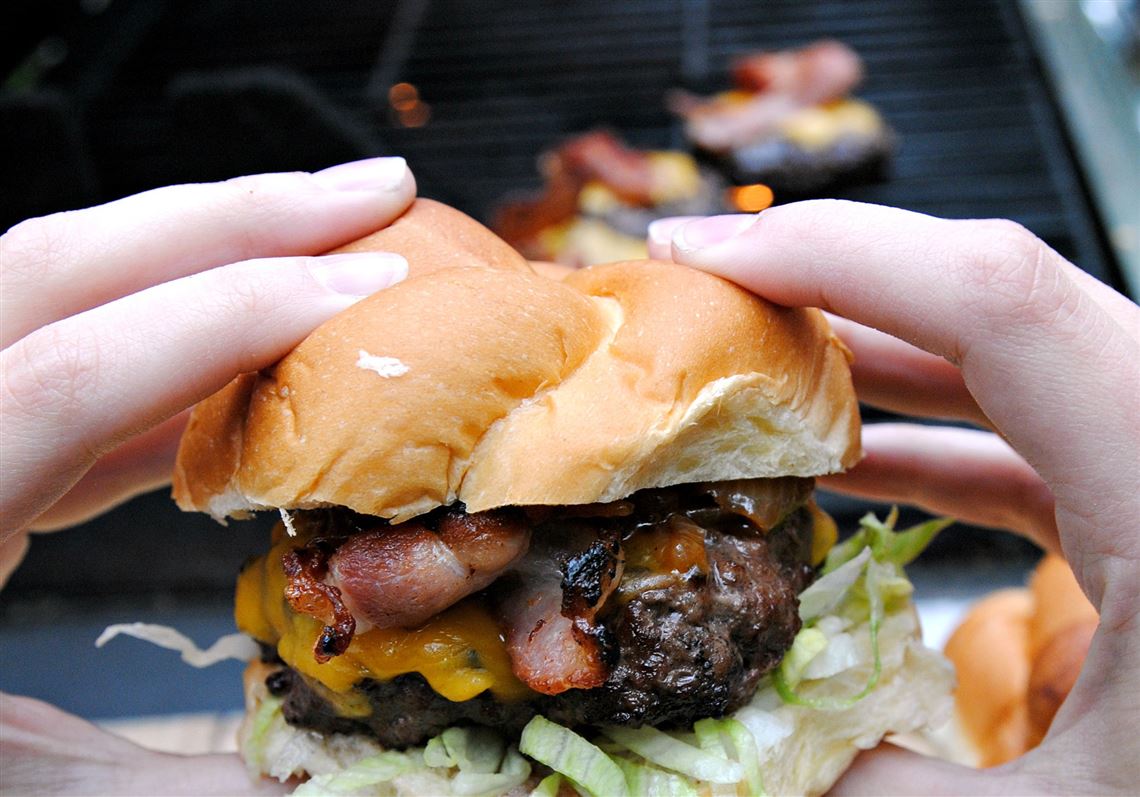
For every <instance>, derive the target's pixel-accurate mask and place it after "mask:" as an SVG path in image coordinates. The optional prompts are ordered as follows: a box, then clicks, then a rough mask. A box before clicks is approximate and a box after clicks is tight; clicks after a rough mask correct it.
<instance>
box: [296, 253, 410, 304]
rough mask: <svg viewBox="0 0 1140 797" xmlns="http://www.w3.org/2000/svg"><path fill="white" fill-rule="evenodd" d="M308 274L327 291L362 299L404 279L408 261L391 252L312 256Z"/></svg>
mask: <svg viewBox="0 0 1140 797" xmlns="http://www.w3.org/2000/svg"><path fill="white" fill-rule="evenodd" d="M308 271H309V274H310V276H312V278H313V279H314V280H316V281H317V282H318V283H319V284H320V285H321V286H322V287H324V288H325V289H327V290H330V291H332V292H334V293H338V294H343V295H347V296H353V297H363V296H368V295H370V294H373V293H376V291H379V290H383V289H384V288H388V287H391V286H392V285H395V284H396V283H397V282H400V281H401V280H403V279H405V278H406V277H407V276H408V261H407V259H405V258H404V257H403V256H402V255H398V254H395V253H394V252H346V253H340V254H335V255H324V256H322V257H314V258H312V259H310V260H309V262H308Z"/></svg>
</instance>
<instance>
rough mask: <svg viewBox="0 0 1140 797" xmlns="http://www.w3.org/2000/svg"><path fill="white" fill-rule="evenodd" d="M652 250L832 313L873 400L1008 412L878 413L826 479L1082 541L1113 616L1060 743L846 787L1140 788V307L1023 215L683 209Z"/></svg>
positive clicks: (897, 760)
mask: <svg viewBox="0 0 1140 797" xmlns="http://www.w3.org/2000/svg"><path fill="white" fill-rule="evenodd" d="M650 254H651V255H652V256H654V257H657V258H665V259H669V258H671V259H673V260H676V261H677V262H680V263H685V264H688V265H691V266H696V267H699V268H703V269H705V270H707V271H711V272H713V273H716V274H719V275H721V276H724V277H726V278H728V279H732V280H734V281H736V282H738V283H740V284H741V285H743V286H744V287H746V288H748V289H749V290H752V291H754V292H755V293H758V294H760V295H762V296H765V297H767V298H768V299H771V300H772V301H775V302H778V303H781V304H787V305H810V306H816V307H821V308H823V309H824V310H826V311H828V312H829V313H831V314H832V315H833V317H834V322H835V328H836V331H837V333H838V334H839V335H840V336H841V337H842V338H843V339H844V341H845V342H846V343H847V345H848V346H849V347H850V348H851V349H852V351H853V352H854V354H855V362H854V364H853V377H854V380H855V384H856V389H857V390H858V392H859V393H860V397H861V398H862V399H863V400H864V401H865V402H867V403H869V404H872V405H877V406H880V407H884V408H887V409H890V410H893V411H897V412H902V413H908V414H911V415H917V416H926V417H939V418H946V419H955V420H962V421H969V422H972V423H974V424H977V425H980V426H985V427H990V428H992V429H993V430H994V432H996V434H995V433H994V432H990V431H983V430H972V429H957V428H931V427H923V426H917V425H908V424H883V425H873V426H869V427H867V428H866V429H865V430H864V435H863V446H864V450H865V452H866V457H865V459H864V460H863V461H862V462H861V463H860V464H859V465H858V466H857V467H856V468H854V469H853V470H851V471H850V472H849V473H847V474H844V475H842V476H836V477H831V478H828V479H825V480H822V482H823V485H824V486H825V487H827V488H828V489H833V490H837V491H843V492H848V493H852V494H857V495H862V496H866V497H870V498H874V499H878V500H885V501H894V502H903V503H910V504H915V505H917V506H921V507H924V508H926V509H929V510H931V511H933V512H936V513H940V514H952V515H956V516H958V517H960V518H962V519H963V520H967V521H970V522H973V523H977V524H980V525H986V526H992V527H1001V528H1007V529H1011V530H1013V531H1016V532H1018V533H1021V534H1023V535H1025V536H1027V537H1029V538H1031V539H1033V540H1035V541H1036V542H1038V543H1039V544H1040V545H1042V546H1043V547H1045V548H1046V549H1048V550H1053V551H1058V552H1063V554H1064V556H1065V557H1066V558H1067V560H1068V561H1069V563H1070V565H1071V566H1072V567H1073V570H1074V572H1075V574H1076V576H1077V579H1078V581H1079V582H1080V584H1081V587H1082V588H1083V589H1084V591H1085V593H1086V594H1087V595H1088V596H1089V598H1090V600H1091V601H1092V603H1093V605H1094V606H1096V607H1097V609H1098V610H1099V612H1100V618H1101V623H1100V627H1099V629H1098V631H1097V633H1096V635H1095V637H1094V639H1093V643H1092V646H1091V648H1090V651H1089V655H1088V658H1087V659H1086V662H1085V666H1084V669H1083V671H1082V673H1081V676H1080V678H1079V680H1078V681H1077V684H1076V686H1075V687H1074V689H1073V691H1072V692H1071V693H1070V696H1069V698H1068V699H1067V700H1066V701H1065V704H1064V705H1063V706H1062V707H1061V709H1060V711H1059V712H1058V713H1057V716H1056V718H1055V719H1054V722H1053V725H1052V727H1051V729H1050V731H1049V734H1048V735H1047V736H1046V737H1045V740H1044V741H1043V743H1042V744H1041V746H1040V747H1038V748H1036V749H1035V750H1032V751H1030V752H1029V753H1028V754H1026V755H1025V756H1023V757H1022V758H1020V759H1017V760H1016V761H1014V762H1011V763H1010V764H1007V765H1005V766H1002V767H999V768H996V769H989V770H983V771H975V770H969V769H965V768H962V767H957V766H954V765H952V764H948V763H945V762H937V761H931V760H927V759H923V758H922V757H920V756H916V755H914V754H912V753H908V752H905V751H902V750H898V749H895V748H891V747H889V746H884V747H881V748H879V749H878V750H876V751H874V752H872V753H868V754H865V755H863V756H862V757H861V758H860V759H859V760H858V761H857V762H856V765H855V766H853V767H852V769H851V770H850V771H849V772H848V773H847V775H846V776H845V777H844V778H843V779H842V780H841V781H840V782H839V784H838V785H837V786H836V793H841V794H843V793H850V794H887V793H899V794H920V793H938V794H987V793H1006V794H1010V793H1016V794H1029V793H1042V792H1065V793H1072V792H1073V791H1074V790H1075V791H1080V792H1094V791H1095V792H1101V791H1109V790H1119V791H1130V790H1133V789H1135V786H1136V783H1137V782H1138V781H1140V743H1138V742H1137V740H1136V736H1135V730H1134V728H1135V723H1136V718H1137V717H1140V690H1137V689H1136V684H1137V683H1140V533H1138V532H1137V529H1138V528H1140V489H1138V481H1137V473H1138V466H1137V452H1140V309H1138V308H1137V306H1136V305H1135V304H1133V303H1132V302H1130V301H1129V300H1128V299H1126V298H1125V297H1123V296H1121V295H1120V294H1118V293H1116V292H1115V291H1113V290H1111V289H1110V288H1108V287H1107V286H1105V285H1103V284H1102V283H1100V282H1098V281H1097V280H1095V279H1094V278H1092V277H1091V276H1089V275H1087V274H1085V273H1084V272H1082V271H1080V270H1079V269H1077V268H1076V267H1075V266H1073V265H1072V264H1071V263H1068V262H1067V261H1065V260H1064V259H1063V258H1062V257H1060V256H1059V255H1058V254H1057V253H1056V252H1054V251H1052V250H1051V249H1049V248H1048V247H1047V246H1046V245H1045V244H1044V243H1042V242H1041V241H1039V240H1038V239H1036V238H1035V237H1034V236H1033V235H1031V234H1030V233H1029V232H1027V231H1026V230H1024V229H1023V228H1021V227H1019V226H1018V225H1016V224H1013V223H1012V222H1006V221H947V220H942V219H936V218H932V217H929V216H923V215H920V214H917V213H910V212H907V211H902V210H895V209H891V208H883V207H876V206H872V205H862V204H857V203H851V202H840V201H814V202H802V203H797V204H793V205H787V206H782V207H776V208H771V209H769V210H766V211H764V212H763V213H761V214H759V215H758V216H720V217H714V218H709V219H699V220H690V219H668V220H663V221H661V222H658V223H656V224H655V225H654V226H653V227H652V228H651V229H650ZM999 435H1000V436H999ZM1006 441H1008V443H1007V442H1006Z"/></svg>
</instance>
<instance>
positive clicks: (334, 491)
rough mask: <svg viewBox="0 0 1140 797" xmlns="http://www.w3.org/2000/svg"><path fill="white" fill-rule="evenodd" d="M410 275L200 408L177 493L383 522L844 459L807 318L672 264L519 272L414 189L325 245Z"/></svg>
mask: <svg viewBox="0 0 1140 797" xmlns="http://www.w3.org/2000/svg"><path fill="white" fill-rule="evenodd" d="M361 250H377V251H389V252H398V253H400V254H401V255H403V256H404V257H405V258H407V260H408V263H409V276H408V278H407V279H406V280H405V281H403V282H401V283H399V284H397V285H395V286H393V287H391V288H388V289H386V290H383V291H380V292H379V293H376V294H374V295H372V296H370V297H368V298H366V299H364V300H362V301H361V302H359V303H357V304H355V305H353V306H352V307H350V308H349V309H347V310H345V311H344V312H342V313H341V314H339V315H337V316H336V317H335V318H333V319H331V320H330V321H328V322H326V323H325V324H323V325H322V326H320V327H319V328H318V329H317V330H315V331H314V332H313V333H312V334H310V335H309V337H308V338H306V339H305V340H304V341H303V342H302V343H301V344H300V345H299V346H298V347H297V348H296V349H294V350H293V351H292V352H291V353H290V354H289V355H287V356H286V357H285V358H284V359H283V360H281V362H279V363H278V364H277V365H276V366H274V367H273V368H271V369H268V370H266V371H263V372H260V373H255V374H245V375H243V376H241V377H239V378H237V379H236V380H234V381H233V382H231V383H230V384H229V385H228V386H227V387H226V388H224V389H223V390H221V391H220V392H218V393H217V394H215V395H214V396H211V397H210V398H208V399H206V400H205V401H203V402H202V403H201V404H199V405H198V406H197V407H196V408H195V409H194V412H193V414H192V416H191V419H190V423H189V425H188V427H187V430H186V432H185V434H184V436H183V438H182V443H181V446H180V448H179V452H178V459H177V463H176V466H175V472H174V497H175V499H176V500H177V502H178V504H179V506H180V507H182V508H183V509H186V510H200V511H206V512H209V513H210V514H211V515H213V516H214V517H216V518H218V519H222V518H225V517H227V516H240V515H243V514H245V513H247V512H249V511H250V510H257V509H273V508H283V509H307V508H316V507H323V506H345V507H348V508H350V509H352V510H355V511H357V512H361V513H366V514H371V515H378V516H381V517H386V518H391V519H392V520H394V521H396V522H398V521H402V520H406V519H408V518H411V517H414V516H416V515H419V514H421V513H424V512H427V511H430V510H431V509H434V508H435V507H437V506H441V505H446V504H450V503H452V502H454V501H456V500H460V501H463V502H464V503H465V504H466V505H467V510H468V511H469V512H477V511H482V510H486V509H491V508H494V507H499V506H506V505H563V504H586V503H593V502H600V501H613V500H617V499H619V498H622V497H624V496H626V495H629V494H630V493H633V492H635V491H636V490H640V489H643V488H647V487H660V486H667V485H671V484H679V483H683V482H694V481H719V480H726V479H738V478H758V477H778V476H789V475H794V476H815V475H820V474H824V473H832V472H836V471H839V470H842V469H844V468H846V467H849V466H850V465H852V464H853V463H854V462H856V461H857V460H858V458H859V455H860V450H859V415H858V407H857V403H856V399H855V395H854V391H853V389H852V386H851V377H850V373H849V371H848V364H847V357H848V353H847V351H846V349H845V348H844V347H843V346H842V344H841V343H840V342H839V341H838V339H837V338H835V336H834V335H833V334H832V333H831V331H830V328H829V327H828V325H827V322H826V321H825V320H824V318H823V316H822V314H821V313H819V312H818V311H816V310H810V309H788V308H782V307H778V306H776V305H773V304H771V303H769V302H766V301H764V300H762V299H759V298H757V297H755V296H753V295H751V294H749V293H747V292H746V291H744V290H742V289H741V288H738V287H736V286H735V285H733V284H731V283H729V282H726V281H724V280H722V279H719V278H717V277H713V276H710V275H708V274H704V273H702V272H699V271H695V270H692V269H689V268H686V267H683V266H678V265H676V264H673V263H665V262H656V261H631V262H625V263H616V264H611V265H606V266H598V267H594V268H590V269H586V270H583V271H577V272H573V273H570V274H569V275H567V276H566V277H565V279H563V280H561V281H560V280H557V279H553V278H551V277H550V276H542V275H540V274H538V273H536V272H535V270H534V269H532V267H531V266H530V264H528V263H527V262H526V261H525V260H524V259H523V258H522V257H521V256H520V255H518V254H517V253H516V252H515V251H514V250H512V249H511V248H510V247H509V246H507V245H506V244H505V243H504V242H502V241H501V240H500V239H498V238H497V237H496V236H495V235H494V234H492V233H491V232H490V231H489V230H487V229H486V228H484V227H482V226H481V225H479V224H478V223H476V222H474V221H473V220H471V219H470V218H468V217H467V216H464V215H463V214H461V213H459V212H458V211H455V210H452V209H451V208H448V207H446V206H444V205H440V204H438V203H435V202H431V201H429V200H422V199H421V200H418V201H416V203H415V204H414V205H413V206H412V207H411V209H410V210H408V212H407V213H405V214H404V215H403V216H402V217H401V218H400V219H398V220H397V221H396V222H394V223H393V224H392V225H391V226H390V227H388V228H386V229H383V230H380V231H379V232H376V233H374V234H372V235H370V236H368V237H366V238H364V239H361V240H360V241H357V242H355V243H353V244H350V245H349V246H347V247H344V248H343V249H342V250H339V251H361Z"/></svg>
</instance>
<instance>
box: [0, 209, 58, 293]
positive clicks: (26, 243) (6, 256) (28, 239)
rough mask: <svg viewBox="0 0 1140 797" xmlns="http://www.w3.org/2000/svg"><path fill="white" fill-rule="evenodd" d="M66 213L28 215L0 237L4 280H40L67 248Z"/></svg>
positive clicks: (49, 271)
mask: <svg viewBox="0 0 1140 797" xmlns="http://www.w3.org/2000/svg"><path fill="white" fill-rule="evenodd" d="M68 218H69V216H68V214H67V213H56V214H53V215H51V216H38V217H36V218H32V219H27V220H25V221H22V222H20V223H19V224H17V225H15V226H14V227H12V228H11V229H9V230H8V231H7V232H6V233H4V235H3V236H2V237H0V251H2V252H3V263H4V269H3V272H4V280H5V282H10V281H18V282H23V281H29V280H42V279H43V278H44V276H45V275H47V274H50V273H51V271H52V270H53V268H52V267H53V264H54V263H57V262H59V261H61V260H62V259H63V258H64V256H65V254H66V253H67V251H68V250H69V248H70V245H69V243H68V240H69V238H70V235H69V228H70V224H69V223H68Z"/></svg>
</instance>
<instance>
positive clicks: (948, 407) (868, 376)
mask: <svg viewBox="0 0 1140 797" xmlns="http://www.w3.org/2000/svg"><path fill="white" fill-rule="evenodd" d="M827 320H828V321H829V322H830V323H831V327H832V329H834V330H835V334H837V335H838V336H839V338H840V339H841V340H842V341H843V342H844V343H845V344H846V345H847V348H849V349H851V353H852V354H853V355H854V358H855V359H854V361H853V362H852V363H851V378H852V381H853V382H854V384H855V392H856V393H858V394H859V400H860V401H861V402H863V403H865V404H870V405H871V406H873V407H879V408H880V409H884V410H890V411H891V412H898V413H901V414H904V415H914V416H916V417H920V418H942V419H944V420H955V421H969V422H970V423H975V424H978V425H979V426H989V425H990V422H989V419H988V418H986V416H985V414H984V413H983V412H982V410H981V408H980V407H978V403H977V402H976V401H974V397H973V396H972V395H970V391H969V390H968V389H967V388H966V383H965V382H964V381H963V380H962V372H961V371H959V370H958V369H957V368H956V367H955V366H954V365H952V364H951V363H949V362H947V361H946V360H945V359H943V358H941V357H937V356H935V355H933V354H930V353H929V352H925V351H923V350H922V349H920V348H918V347H916V346H912V345H911V344H909V343H906V342H905V341H901V340H899V339H898V338H896V337H892V336H891V335H888V334H886V333H884V332H879V331H878V330H877V329H872V328H871V327H865V326H863V325H862V324H857V323H855V322H854V321H850V320H848V319H846V318H843V317H842V316H837V315H832V314H830V313H828V319H827Z"/></svg>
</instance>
